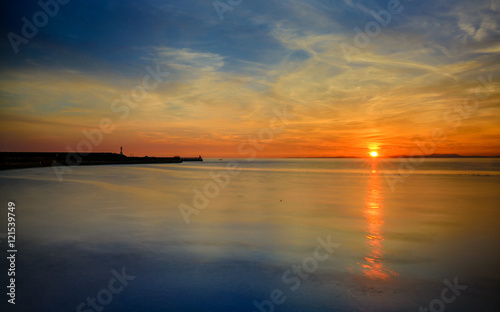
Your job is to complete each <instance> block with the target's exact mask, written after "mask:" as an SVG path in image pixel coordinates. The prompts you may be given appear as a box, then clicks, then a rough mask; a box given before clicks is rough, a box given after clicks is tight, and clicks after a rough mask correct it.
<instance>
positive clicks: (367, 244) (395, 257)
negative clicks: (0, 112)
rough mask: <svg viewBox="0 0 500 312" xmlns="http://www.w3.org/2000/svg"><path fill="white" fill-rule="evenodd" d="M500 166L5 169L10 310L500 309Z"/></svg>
mask: <svg viewBox="0 0 500 312" xmlns="http://www.w3.org/2000/svg"><path fill="white" fill-rule="evenodd" d="M499 190H500V159H425V160H424V161H422V162H421V163H419V162H417V161H416V160H415V162H414V163H413V162H411V161H410V160H400V159H390V160H387V159H377V160H365V159H256V160H253V161H246V160H242V159H233V160H228V159H221V160H219V159H207V160H205V161H204V162H186V163H182V164H161V165H117V166H82V167H75V168H74V171H73V172H72V173H70V174H66V175H64V181H62V182H59V181H58V179H57V177H56V175H55V174H54V171H53V170H52V168H34V169H21V170H11V171H2V172H0V198H1V199H2V205H3V207H4V212H3V213H2V215H3V217H1V218H0V233H6V232H7V203H8V202H9V201H12V202H14V203H15V205H16V209H15V214H16V248H17V250H18V251H17V254H16V276H15V277H16V305H15V307H14V306H13V305H11V304H7V300H8V299H9V297H8V296H7V295H6V286H7V285H8V282H7V269H8V266H7V259H6V257H7V255H8V254H7V249H8V246H7V237H6V236H5V235H2V236H1V237H0V240H1V241H2V242H1V243H0V246H1V249H2V250H3V251H2V252H1V253H2V254H3V256H2V260H1V264H2V265H1V270H2V272H1V274H0V275H1V281H2V284H1V286H2V288H3V289H4V294H2V296H1V297H2V299H1V303H0V306H5V307H7V308H8V309H9V310H5V309H3V308H2V311H42V312H44V311H51V312H52V311H61V312H64V311H80V312H90V311H97V312H101V311H105V312H107V311H125V312H127V311H134V312H135V311H151V312H152V311H233V312H235V311H238V312H239V311H241V312H245V311H248V312H251V311H266V312H271V311H277V312H279V311H297V312H298V311H340V312H343V311H419V308H420V307H422V308H426V309H429V310H430V311H445V310H446V311H498V310H497V309H498V307H499V306H500V300H499V299H498V298H499V297H500V296H499V295H500V286H499V285H500V271H499V270H498V265H499V264H500V243H499V242H500V192H499Z"/></svg>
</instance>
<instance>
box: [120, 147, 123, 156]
mask: <svg viewBox="0 0 500 312" xmlns="http://www.w3.org/2000/svg"><path fill="white" fill-rule="evenodd" d="M120 155H123V146H120Z"/></svg>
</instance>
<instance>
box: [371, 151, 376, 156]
mask: <svg viewBox="0 0 500 312" xmlns="http://www.w3.org/2000/svg"><path fill="white" fill-rule="evenodd" d="M370 156H371V157H377V156H378V153H377V152H375V151H373V152H370Z"/></svg>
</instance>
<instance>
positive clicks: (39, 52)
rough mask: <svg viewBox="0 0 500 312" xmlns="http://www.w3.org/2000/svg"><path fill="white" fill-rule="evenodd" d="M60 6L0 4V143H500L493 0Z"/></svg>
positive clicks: (107, 146)
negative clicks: (106, 125)
mask: <svg viewBox="0 0 500 312" xmlns="http://www.w3.org/2000/svg"><path fill="white" fill-rule="evenodd" d="M43 1H47V2H51V1H49V0H42V2H43ZM60 1H61V2H64V1H63V0H60ZM65 1H67V0H65ZM226 3H229V4H226ZM360 4H361V5H360ZM58 6H59V8H58V12H56V13H54V14H51V15H54V16H53V17H50V16H49V17H48V18H47V23H46V25H45V24H43V23H42V22H43V16H48V15H47V14H45V13H44V14H45V15H43V14H38V15H37V12H39V11H40V10H42V8H41V7H40V6H39V5H38V4H37V1H3V2H2V4H1V13H0V14H1V15H2V16H1V22H0V23H1V31H2V40H1V46H0V48H1V50H0V51H1V55H2V58H1V60H0V124H1V128H0V129H1V137H0V151H66V150H67V148H68V147H69V148H71V149H74V150H76V149H77V146H78V144H79V143H80V142H81V141H82V140H87V138H86V136H85V135H84V134H83V132H82V131H92V130H93V129H99V123H100V122H101V121H102V120H107V121H108V122H111V123H112V125H111V126H112V127H114V128H113V130H112V131H108V132H109V133H103V135H102V142H97V143H98V144H93V145H92V151H94V152H119V149H120V146H123V147H124V152H125V154H127V155H128V154H130V153H133V154H134V155H140V156H142V155H156V156H173V155H181V156H195V155H196V156H197V155H199V154H201V155H202V156H205V157H246V156H248V155H247V154H246V153H245V152H244V151H245V150H248V149H249V148H250V149H251V148H252V146H254V148H255V146H258V148H255V150H256V151H257V157H279V156H281V157H288V156H367V155H368V153H369V152H370V151H373V150H377V151H378V153H379V155H381V156H390V155H399V154H409V153H411V152H412V151H413V150H415V148H418V144H417V143H415V140H417V141H418V142H427V145H421V144H420V145H421V146H424V147H423V149H424V150H425V149H426V151H432V152H434V153H441V154H443V153H457V154H462V155H500V126H499V125H500V124H499V122H500V95H499V93H498V91H499V90H500V1H498V0H485V1H468V0H458V1H451V0H449V1H415V0H414V1H410V0H401V2H400V3H398V1H395V0H383V1H356V0H338V1H333V0H331V1H326V0H313V1H296V0H291V1H283V0H265V1H260V0H259V1H256V0H243V1H237V0H232V1H227V0H224V1H220V2H217V5H216V6H214V2H213V1H212V0H188V1H187V0H183V1H168V0H145V1H127V0H126V1H123V0H112V1H102V0H99V1H92V0H91V1H89V0H87V1H82V0H71V1H69V2H68V3H67V4H64V5H63V4H58ZM49 10H54V7H53V6H52V7H51V8H49ZM381 10H383V11H381ZM218 11H219V12H218ZM391 12H392V13H391ZM34 15H35V16H37V17H38V18H39V20H38V22H36V21H35V22H36V23H38V24H39V25H42V24H43V25H42V26H40V27H37V28H38V33H37V34H36V35H34V36H32V38H23V41H22V42H19V41H18V42H17V43H16V42H15V41H14V45H13V44H12V41H13V40H14V39H13V38H17V39H19V38H21V37H22V36H23V24H24V22H25V21H26V20H29V21H33V17H34ZM23 17H26V18H25V19H24V20H23ZM221 17H222V18H221ZM40 21H41V22H40ZM34 27H36V26H34ZM24 28H25V29H24V30H25V32H26V27H24ZM360 31H362V32H363V34H360ZM367 31H368V33H369V34H366V32H367ZM9 34H10V35H9ZM13 34H15V36H13ZM28 35H29V33H28ZM16 36H17V37H16ZM16 49H17V50H18V51H17V53H16V52H15V50H16ZM156 70H159V71H160V72H161V73H163V74H162V75H163V76H162V78H160V80H163V81H161V82H159V81H158V80H155V79H154V78H148V77H150V72H154V71H156ZM167 72H168V75H167V74H165V73H167ZM148 75H149V76H148ZM145 78H146V79H145ZM158 82H159V83H158ZM146 85H147V86H149V87H150V90H146V89H145V86H146ZM145 90H146V91H145ZM143 91H144V92H143ZM127 97H128V98H129V100H130V101H129V104H128V105H127V104H126V103H125V102H126V100H125V99H126V98H127ZM134 97H135V98H136V99H138V100H136V101H134V99H133V98H134ZM126 109H127V110H128V113H125V110H126ZM276 112H279V114H281V115H283V114H286V116H285V119H284V120H285V122H283V121H282V120H280V119H279V118H278V119H276V118H277V117H276ZM282 118H283V117H282ZM271 124H272V125H274V126H275V127H274V128H272V129H271V128H270V125H271ZM96 131H97V130H96ZM99 131H100V130H99ZM438 132H439V134H440V140H438V141H436V142H433V141H432V140H431V139H432V136H433V133H434V134H436V133H438ZM93 133H96V132H93ZM101 133H102V132H101ZM259 136H260V141H259ZM269 136H271V137H272V139H269ZM94 139H96V140H98V139H99V137H98V136H95V137H94ZM252 140H257V141H254V143H255V144H258V145H252V144H253V143H251V141H252ZM80 145H81V144H80ZM81 146H83V145H81Z"/></svg>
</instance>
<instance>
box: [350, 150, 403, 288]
mask: <svg viewBox="0 0 500 312" xmlns="http://www.w3.org/2000/svg"><path fill="white" fill-rule="evenodd" d="M371 169H372V170H371V174H370V180H369V182H368V190H367V194H366V201H365V202H366V204H365V209H364V215H365V219H366V223H367V233H366V235H365V238H366V244H367V246H368V253H367V255H366V256H365V257H364V260H365V262H364V263H359V265H360V266H361V267H362V268H363V272H364V274H365V275H366V276H367V277H369V278H372V279H388V278H389V277H390V276H395V275H396V276H397V275H399V274H398V273H395V272H393V271H391V270H390V269H388V268H386V267H384V263H383V260H384V251H383V242H384V239H385V238H384V236H383V233H382V226H383V224H384V220H383V206H382V204H383V197H382V192H381V191H382V189H381V183H380V177H379V174H378V172H377V161H376V159H373V161H372V168H371Z"/></svg>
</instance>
